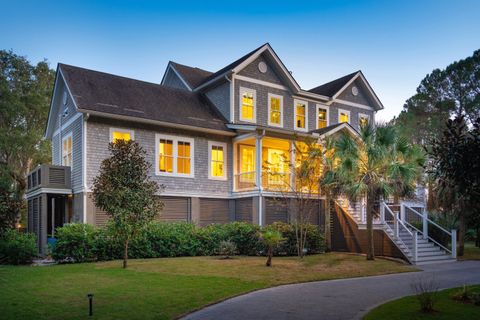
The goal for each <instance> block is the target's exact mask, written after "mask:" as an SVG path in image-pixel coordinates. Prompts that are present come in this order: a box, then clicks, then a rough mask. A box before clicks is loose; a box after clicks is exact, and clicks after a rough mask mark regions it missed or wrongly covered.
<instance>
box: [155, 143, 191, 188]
mask: <svg viewBox="0 0 480 320" xmlns="http://www.w3.org/2000/svg"><path fill="white" fill-rule="evenodd" d="M160 139H164V140H171V141H172V162H173V172H172V173H168V172H161V171H160V170H159V169H158V167H159V162H158V160H159V154H160V150H159V144H160ZM178 142H188V143H190V173H189V174H183V173H178V168H177V165H178V162H177V159H178ZM155 175H157V176H165V177H175V178H190V179H193V178H195V142H194V139H193V138H190V137H184V136H176V135H166V134H160V133H156V134H155Z"/></svg>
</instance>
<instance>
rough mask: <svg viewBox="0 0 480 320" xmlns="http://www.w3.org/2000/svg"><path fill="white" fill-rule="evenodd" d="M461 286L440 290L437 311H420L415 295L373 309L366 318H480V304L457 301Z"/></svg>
mask: <svg viewBox="0 0 480 320" xmlns="http://www.w3.org/2000/svg"><path fill="white" fill-rule="evenodd" d="M459 290H460V288H455V289H448V290H443V291H440V292H438V294H437V300H436V303H435V305H434V309H435V312H434V313H432V314H424V313H421V312H420V311H419V309H420V308H419V304H418V301H417V298H416V297H415V296H409V297H405V298H402V299H398V300H395V301H392V302H388V303H386V304H383V305H381V306H379V307H377V308H376V309H373V310H372V311H371V312H370V313H368V314H367V315H366V316H365V318H364V319H365V320H375V319H389V320H404V319H405V320H407V319H408V320H417V319H418V320H420V319H421V320H424V319H435V320H447V319H452V320H457V319H480V306H475V305H473V304H467V303H463V302H458V301H455V300H453V299H452V298H451V296H452V294H453V293H455V292H457V291H459ZM471 290H473V291H477V292H478V291H479V290H480V286H472V287H471Z"/></svg>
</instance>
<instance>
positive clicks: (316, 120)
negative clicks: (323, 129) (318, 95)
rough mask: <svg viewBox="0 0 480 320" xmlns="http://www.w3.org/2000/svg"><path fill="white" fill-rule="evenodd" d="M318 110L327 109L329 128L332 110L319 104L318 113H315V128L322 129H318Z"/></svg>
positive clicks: (317, 106)
mask: <svg viewBox="0 0 480 320" xmlns="http://www.w3.org/2000/svg"><path fill="white" fill-rule="evenodd" d="M318 109H325V110H327V115H326V117H327V127H328V126H329V125H330V108H329V107H328V106H326V105H324V104H318V103H317V105H316V113H315V128H316V129H320V128H319V127H318Z"/></svg>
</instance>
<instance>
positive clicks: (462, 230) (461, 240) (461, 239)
mask: <svg viewBox="0 0 480 320" xmlns="http://www.w3.org/2000/svg"><path fill="white" fill-rule="evenodd" d="M459 218H460V221H459V222H460V226H459V227H460V228H459V229H460V230H459V237H458V251H457V256H458V257H463V251H464V249H465V213H464V212H461V213H460V217H459Z"/></svg>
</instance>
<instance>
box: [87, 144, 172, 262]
mask: <svg viewBox="0 0 480 320" xmlns="http://www.w3.org/2000/svg"><path fill="white" fill-rule="evenodd" d="M108 148H109V151H110V152H111V154H112V156H111V157H110V158H107V159H105V160H103V161H102V164H101V167H100V172H99V175H98V176H97V177H95V178H94V180H93V199H94V202H95V205H96V206H97V207H99V208H101V209H102V210H104V211H105V212H107V214H108V215H109V216H110V217H111V221H112V222H111V227H112V228H113V229H114V230H115V234H116V236H117V237H118V238H119V239H121V240H122V241H123V243H124V259H123V267H124V268H126V267H127V260H128V245H129V241H130V240H132V239H133V238H135V236H136V235H137V234H138V233H139V232H140V231H141V230H142V228H144V227H145V226H146V225H147V224H148V223H149V222H150V221H152V220H153V219H154V217H155V216H157V215H158V214H159V213H160V211H161V209H162V207H163V204H162V203H161V202H160V201H159V200H158V198H157V197H156V193H157V191H158V190H159V188H160V187H159V185H158V184H157V183H156V182H155V181H150V179H149V176H148V172H149V170H150V168H151V164H150V163H149V162H148V161H146V159H145V155H146V152H145V150H143V148H142V147H141V146H140V145H139V144H138V143H137V142H135V141H132V140H130V141H125V140H117V141H115V142H114V143H110V144H109V147H108ZM162 189H163V186H162Z"/></svg>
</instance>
